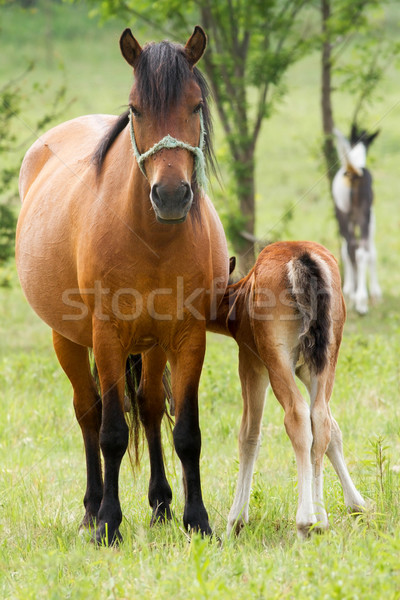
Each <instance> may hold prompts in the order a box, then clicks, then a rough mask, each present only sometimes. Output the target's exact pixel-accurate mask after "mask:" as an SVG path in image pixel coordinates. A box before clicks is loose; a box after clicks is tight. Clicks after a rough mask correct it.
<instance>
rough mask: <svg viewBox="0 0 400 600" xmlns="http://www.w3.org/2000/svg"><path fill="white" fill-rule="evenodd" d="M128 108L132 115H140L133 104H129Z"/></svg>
mask: <svg viewBox="0 0 400 600" xmlns="http://www.w3.org/2000/svg"><path fill="white" fill-rule="evenodd" d="M129 108H130V109H131V113H132V114H133V116H134V117H140V112H139V111H138V109H137V108H136V107H135V106H132V105H130V106H129Z"/></svg>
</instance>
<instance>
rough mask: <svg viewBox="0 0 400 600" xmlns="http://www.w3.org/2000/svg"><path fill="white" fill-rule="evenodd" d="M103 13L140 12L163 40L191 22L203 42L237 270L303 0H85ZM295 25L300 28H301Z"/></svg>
mask: <svg viewBox="0 0 400 600" xmlns="http://www.w3.org/2000/svg"><path fill="white" fill-rule="evenodd" d="M91 2H92V3H93V4H95V5H96V6H97V5H98V10H99V11H100V13H101V14H102V16H103V18H106V19H107V18H110V17H111V16H114V15H116V14H118V15H120V16H123V17H124V18H126V19H131V18H132V17H136V18H140V19H141V20H142V22H143V21H144V22H146V23H147V24H150V25H152V28H153V31H156V30H157V29H158V30H160V31H162V34H163V35H164V36H165V35H167V36H168V37H169V38H172V39H177V40H179V41H182V40H184V39H185V38H186V37H187V35H188V32H190V30H191V28H192V27H193V25H194V24H196V23H201V24H202V26H203V27H204V29H205V31H206V32H207V35H208V39H209V44H208V49H207V52H206V54H205V56H204V58H203V63H202V64H203V65H204V69H205V72H206V74H207V77H208V80H209V82H210V85H211V88H212V91H213V94H214V98H215V103H216V107H217V110H218V114H219V117H220V120H221V123H222V126H223V129H224V132H225V135H226V139H227V142H228V145H229V149H230V157H231V158H230V160H229V170H230V173H231V176H232V180H233V186H232V187H233V195H234V202H230V204H229V206H230V211H229V217H228V222H227V223H225V225H226V229H227V232H228V235H229V237H230V239H231V242H232V244H233V247H234V250H235V252H236V253H237V254H238V256H239V267H240V270H241V271H243V272H246V271H247V270H248V269H249V268H250V267H251V266H252V265H253V263H254V239H255V238H254V233H255V177H254V175H255V169H254V167H255V165H254V156H255V149H256V144H257V140H258V137H259V134H260V130H261V126H262V123H263V120H264V119H265V118H266V117H268V116H269V115H270V114H271V109H272V107H273V104H274V101H275V100H276V98H277V97H279V93H280V91H281V89H282V79H283V76H284V74H285V72H286V70H287V69H288V67H289V66H290V65H291V64H292V63H293V62H294V61H296V60H297V59H298V58H300V57H301V56H302V55H303V53H304V52H305V50H306V49H307V47H308V44H307V41H306V37H307V36H306V33H307V24H306V23H305V20H303V21H302V23H301V24H300V23H299V21H298V20H297V17H298V15H299V14H300V12H301V11H303V10H304V9H305V7H306V5H308V4H309V2H307V0H187V1H186V2H185V3H182V2H180V1H178V0H156V1H149V0H141V1H138V0H102V1H101V2H99V1H98V0H91ZM301 27H302V28H301ZM171 32H173V34H172V33H171Z"/></svg>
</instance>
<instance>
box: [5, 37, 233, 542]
mask: <svg viewBox="0 0 400 600" xmlns="http://www.w3.org/2000/svg"><path fill="white" fill-rule="evenodd" d="M205 46H206V36H205V33H204V31H203V30H202V29H201V28H200V27H196V28H195V30H194V32H193V35H192V36H191V37H190V39H189V40H188V42H187V43H186V45H185V46H184V47H183V46H179V45H176V44H172V43H170V42H166V41H164V42H161V43H159V44H154V43H151V44H148V45H146V46H145V47H144V48H143V49H142V48H141V46H140V45H139V43H138V42H137V41H136V39H135V38H134V37H133V35H132V33H131V31H130V30H129V29H126V30H125V31H124V32H123V34H122V36H121V39H120V47H121V51H122V54H123V56H124V58H125V59H126V61H127V62H128V63H129V65H130V66H131V67H133V69H134V75H135V78H134V83H133V87H132V89H131V92H130V96H129V110H127V111H126V112H124V114H123V115H121V116H120V117H119V118H117V117H114V116H109V115H90V116H85V117H79V118H77V119H74V120H72V121H68V122H67V123H63V124H62V125H59V126H58V127H55V128H54V129H52V130H51V131H49V132H48V133H46V134H45V135H43V136H42V137H41V138H40V139H38V141H37V142H36V143H35V144H34V145H33V146H32V147H31V148H30V150H29V151H28V153H27V154H26V156H25V158H24V161H23V164H22V168H21V175H20V195H21V199H22V202H23V204H22V210H21V214H20V217H19V222H18V231H17V248H16V250H17V252H16V255H17V267H18V273H19V277H20V281H21V284H22V288H23V290H24V292H25V295H26V297H27V299H28V301H29V303H30V304H31V306H32V307H33V308H34V310H35V311H36V312H37V314H38V315H39V316H40V317H41V318H42V319H43V320H44V321H45V322H46V323H47V324H48V325H49V326H50V327H51V328H52V329H53V341H54V348H55V351H56V354H57V357H58V359H59V361H60V363H61V366H62V367H63V369H64V371H65V372H66V374H67V375H68V377H69V379H70V381H71V383H72V386H73V390H74V407H75V412H76V417H77V419H78V422H79V425H80V427H81V429H82V434H83V440H84V445H85V451H86V466H87V487H86V494H85V498H84V505H85V508H86V512H85V516H84V519H83V523H82V525H83V527H86V528H93V529H94V535H93V537H94V540H95V541H97V542H98V543H107V542H108V543H114V542H117V541H119V540H120V539H121V538H120V533H119V525H120V523H121V519H122V512H121V506H120V500H119V491H118V480H119V470H120V464H121V460H122V457H123V456H124V454H125V451H126V449H127V445H128V437H129V435H128V426H127V424H126V421H125V416H124V396H125V379H126V364H127V359H128V357H129V356H130V355H132V353H136V354H137V353H140V354H142V373H141V380H140V386H139V389H138V392H137V402H138V405H139V412H140V419H141V421H142V423H143V425H144V428H145V434H146V437H147V441H148V445H149V452H150V465H151V478H150V486H149V501H150V505H151V507H152V509H153V514H152V522H155V521H157V520H162V519H164V518H170V517H171V511H170V503H171V498H172V493H171V488H170V486H169V484H168V482H167V481H166V478H165V472H164V467H163V460H162V449H161V436H160V423H161V419H162V417H163V414H164V409H165V393H164V389H163V383H162V379H163V372H164V369H165V365H166V361H167V359H168V361H169V363H170V367H171V374H172V392H173V397H174V403H175V427H174V431H173V438H174V444H175V449H176V452H177V454H178V456H179V458H180V460H181V463H182V468H183V481H184V490H185V507H184V516H183V520H184V524H185V526H186V528H189V529H192V530H197V531H200V532H202V533H204V534H209V533H210V532H211V530H210V525H209V520H208V515H207V511H206V509H205V507H204V504H203V500H202V491H201V484H200V469H199V458H200V446H201V436H200V428H199V417H198V385H199V379H200V374H201V370H202V365H203V357H204V352H205V341H206V322H207V321H208V320H209V318H210V316H211V314H212V312H213V311H215V310H216V308H217V306H218V303H219V302H220V300H221V298H222V296H223V293H224V291H225V289H226V285H227V282H228V270H229V261H228V253H227V246H226V239H225V235H224V231H223V228H222V225H221V223H220V220H219V218H218V216H217V214H216V211H215V209H214V207H213V205H212V203H211V201H210V200H209V198H208V197H207V195H206V194H205V193H204V189H203V188H204V184H205V180H204V179H205V174H204V161H205V158H206V159H207V158H208V159H210V160H211V161H212V148H211V123H210V112H209V106H208V104H207V97H208V88H207V85H206V83H205V80H204V79H203V77H202V75H201V73H200V72H199V71H198V70H197V68H196V67H195V65H196V63H197V62H198V60H199V59H200V58H201V56H202V54H203V52H204V49H205ZM89 348H93V353H94V358H95V363H96V366H97V370H98V375H99V380H100V388H101V399H100V397H99V394H98V391H97V386H96V384H95V381H94V379H93V377H92V374H91V369H90V364H89V356H88V349H89ZM49 402H51V399H49ZM100 449H101V452H102V455H103V459H104V481H103V475H102V467H101V457H100Z"/></svg>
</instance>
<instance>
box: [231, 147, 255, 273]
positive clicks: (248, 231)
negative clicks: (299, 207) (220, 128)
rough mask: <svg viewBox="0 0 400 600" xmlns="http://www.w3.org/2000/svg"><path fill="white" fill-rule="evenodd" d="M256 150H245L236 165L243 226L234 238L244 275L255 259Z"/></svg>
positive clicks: (239, 264)
mask: <svg viewBox="0 0 400 600" xmlns="http://www.w3.org/2000/svg"><path fill="white" fill-rule="evenodd" d="M254 176H255V173H254V151H253V150H252V148H249V149H247V151H246V150H245V151H244V152H243V158H242V160H241V161H240V163H238V164H237V165H236V166H235V179H236V186H237V195H238V199H239V210H240V216H241V219H242V227H241V229H240V230H239V231H237V235H236V236H235V238H234V239H233V240H232V243H233V247H234V250H235V253H236V255H237V259H238V270H239V271H240V273H241V274H242V275H245V274H246V273H248V272H249V271H250V269H251V268H252V266H253V265H254V259H255V247H254V238H255V235H254V234H255V221H256V214H255V213H256V211H255V182H254Z"/></svg>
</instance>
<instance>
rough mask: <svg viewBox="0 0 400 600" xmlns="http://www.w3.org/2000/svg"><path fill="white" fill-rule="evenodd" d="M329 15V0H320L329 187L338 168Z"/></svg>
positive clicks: (325, 148) (322, 95)
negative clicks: (332, 97)
mask: <svg viewBox="0 0 400 600" xmlns="http://www.w3.org/2000/svg"><path fill="white" fill-rule="evenodd" d="M330 15H331V3H330V0H321V16H322V34H323V44H322V82H321V109H322V127H323V131H324V143H323V153H324V157H325V163H326V168H327V177H328V180H329V185H330V189H331V188H332V180H333V178H334V176H335V173H336V171H337V170H338V168H339V161H338V155H337V152H336V147H335V144H334V141H333V115H332V99H331V93H332V87H331V70H332V63H331V53H332V44H331V39H330V35H329V18H330Z"/></svg>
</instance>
